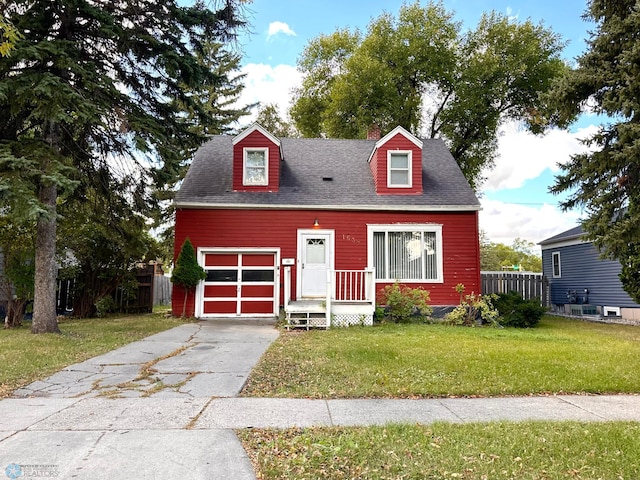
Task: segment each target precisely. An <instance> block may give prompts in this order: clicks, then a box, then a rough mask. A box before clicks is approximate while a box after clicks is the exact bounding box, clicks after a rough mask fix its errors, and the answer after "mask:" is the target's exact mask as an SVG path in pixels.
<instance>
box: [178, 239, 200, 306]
mask: <svg viewBox="0 0 640 480" xmlns="http://www.w3.org/2000/svg"><path fill="white" fill-rule="evenodd" d="M206 277H207V273H206V272H205V271H204V268H202V267H201V266H200V265H198V259H197V258H196V252H195V250H194V249H193V244H192V243H191V240H189V238H188V237H187V238H186V239H185V241H184V243H183V244H182V247H181V248H180V253H179V254H178V259H177V260H176V266H175V268H174V269H173V274H172V275H171V281H172V282H173V284H174V285H179V286H180V287H182V288H183V289H184V302H183V304H182V317H184V316H185V315H186V311H187V297H188V295H189V292H190V291H192V290H195V288H196V286H197V285H198V283H200V281H202V280H204V279H205V278H206Z"/></svg>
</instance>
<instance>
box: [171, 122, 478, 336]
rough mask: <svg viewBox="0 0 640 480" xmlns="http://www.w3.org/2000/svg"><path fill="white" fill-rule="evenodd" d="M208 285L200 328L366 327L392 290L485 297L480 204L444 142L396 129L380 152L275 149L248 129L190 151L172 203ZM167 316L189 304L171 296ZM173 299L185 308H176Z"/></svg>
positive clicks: (369, 144) (374, 143) (356, 146)
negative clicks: (276, 321) (229, 322)
mask: <svg viewBox="0 0 640 480" xmlns="http://www.w3.org/2000/svg"><path fill="white" fill-rule="evenodd" d="M176 207H177V211H176V228H175V237H176V240H175V241H176V243H175V249H176V256H177V254H178V252H179V250H180V247H181V245H182V243H183V242H184V240H185V238H187V237H189V239H190V240H191V242H192V243H193V245H194V247H195V248H196V251H197V255H198V259H199V262H200V264H201V265H202V266H203V267H204V268H205V270H206V271H207V278H206V280H204V281H203V282H202V283H201V284H200V285H199V286H198V288H197V289H196V293H195V297H194V298H190V299H189V303H188V311H189V312H190V313H192V314H194V315H195V316H197V317H200V318H213V317H231V316H233V317H258V316H266V317H274V316H277V315H278V314H279V311H280V307H281V306H283V307H284V308H285V311H286V312H287V318H290V319H291V320H290V321H291V322H295V323H297V324H300V325H306V326H309V325H318V326H329V325H330V324H331V325H336V324H337V325H345V324H353V323H365V324H369V323H371V322H372V319H373V310H374V308H375V300H376V295H378V296H379V292H380V290H381V289H382V288H383V287H384V286H385V285H388V284H391V283H393V282H395V281H396V280H399V281H401V282H402V283H405V284H409V285H411V286H422V287H423V288H425V289H426V290H429V292H430V294H431V303H432V305H434V306H450V305H456V304H457V303H458V302H459V294H458V293H456V291H455V289H454V287H455V286H456V285H457V284H459V283H462V284H464V285H465V287H466V289H467V291H475V292H478V291H479V290H480V247H479V235H478V211H479V210H480V203H479V201H478V199H477V198H476V196H475V194H474V192H473V190H472V189H471V188H470V186H469V184H468V183H467V181H466V179H465V178H464V176H463V175H462V173H461V171H460V169H459V167H458V165H457V164H456V162H455V160H454V159H453V157H452V156H451V154H450V153H449V151H448V150H447V148H446V146H445V145H444V143H443V142H442V141H441V140H438V139H428V140H421V139H418V138H416V137H415V136H413V135H412V134H411V133H409V132H407V131H406V130H405V129H403V128H402V127H397V128H395V129H394V130H393V131H391V132H389V133H388V134H387V135H385V136H384V137H383V138H381V139H376V138H373V139H368V140H336V139H306V138H280V139H279V138H276V137H275V136H273V135H272V134H270V133H269V132H268V131H266V130H265V129H264V128H263V127H261V126H260V125H258V124H254V125H252V126H251V127H249V128H248V129H246V130H245V131H244V132H242V133H241V134H239V135H238V136H236V137H230V136H217V137H214V138H212V139H211V140H210V141H209V142H207V143H206V144H205V145H203V146H202V147H201V148H200V149H199V151H198V152H197V154H196V156H195V158H194V160H193V163H192V164H191V167H190V168H189V172H188V173H187V175H186V177H185V179H184V182H183V184H182V186H181V188H180V191H179V192H178V193H177V195H176ZM173 298H174V299H176V300H175V303H174V305H173V310H174V313H178V312H181V310H182V300H180V299H182V298H184V293H183V292H182V291H181V290H180V288H179V287H177V286H175V287H174V295H173ZM178 300H180V301H178Z"/></svg>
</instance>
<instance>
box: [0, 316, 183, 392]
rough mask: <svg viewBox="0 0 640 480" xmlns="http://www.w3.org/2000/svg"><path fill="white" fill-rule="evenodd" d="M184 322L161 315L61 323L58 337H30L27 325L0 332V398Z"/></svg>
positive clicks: (53, 335) (51, 335) (65, 321)
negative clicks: (71, 366)
mask: <svg viewBox="0 0 640 480" xmlns="http://www.w3.org/2000/svg"><path fill="white" fill-rule="evenodd" d="M182 323H184V320H181V319H179V318H172V317H165V316H164V315H162V314H147V315H134V316H127V317H117V318H116V317H114V318H97V319H81V320H62V321H61V322H60V330H61V331H62V333H61V334H41V335H33V334H32V333H31V332H30V326H31V325H30V324H29V323H25V325H23V326H22V327H20V328H17V329H9V330H6V329H0V345H2V348H0V398H4V397H6V396H8V395H9V394H10V393H11V391H13V390H15V389H16V388H18V387H21V386H24V385H27V384H29V383H31V382H33V381H34V380H37V379H41V378H46V377H47V376H49V375H51V374H52V373H54V372H57V371H58V370H61V369H62V368H64V367H66V366H68V365H71V364H73V363H77V362H81V361H83V360H86V359H88V358H91V357H95V356H96V355H101V354H103V353H105V352H108V351H110V350H113V349H115V348H118V347H120V346H122V345H125V344H127V343H131V342H134V341H136V340H139V339H141V338H144V337H147V336H149V335H153V334H154V333H157V332H161V331H163V330H167V329H169V328H173V327H175V326H177V325H180V324H182Z"/></svg>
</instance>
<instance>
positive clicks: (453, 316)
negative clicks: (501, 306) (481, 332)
mask: <svg viewBox="0 0 640 480" xmlns="http://www.w3.org/2000/svg"><path fill="white" fill-rule="evenodd" d="M454 288H455V290H456V292H458V293H459V294H460V304H459V305H457V306H456V307H455V308H454V309H453V310H452V311H451V312H449V313H447V314H446V315H445V316H444V322H443V323H444V324H445V325H457V326H464V327H473V326H475V325H478V324H483V323H487V324H490V325H493V326H497V325H498V310H497V309H496V307H494V305H493V303H492V302H493V300H494V299H495V295H479V294H478V295H476V294H475V293H473V292H472V293H471V294H469V295H464V290H465V288H464V285H462V284H461V283H459V284H458V285H456V286H455V287H454Z"/></svg>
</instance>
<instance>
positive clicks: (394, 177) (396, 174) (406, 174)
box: [387, 150, 411, 188]
mask: <svg viewBox="0 0 640 480" xmlns="http://www.w3.org/2000/svg"><path fill="white" fill-rule="evenodd" d="M387 187H389V188H398V187H405V188H406V187H411V151H407V152H404V151H397V150H395V151H391V150H390V151H389V152H388V153H387Z"/></svg>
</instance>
